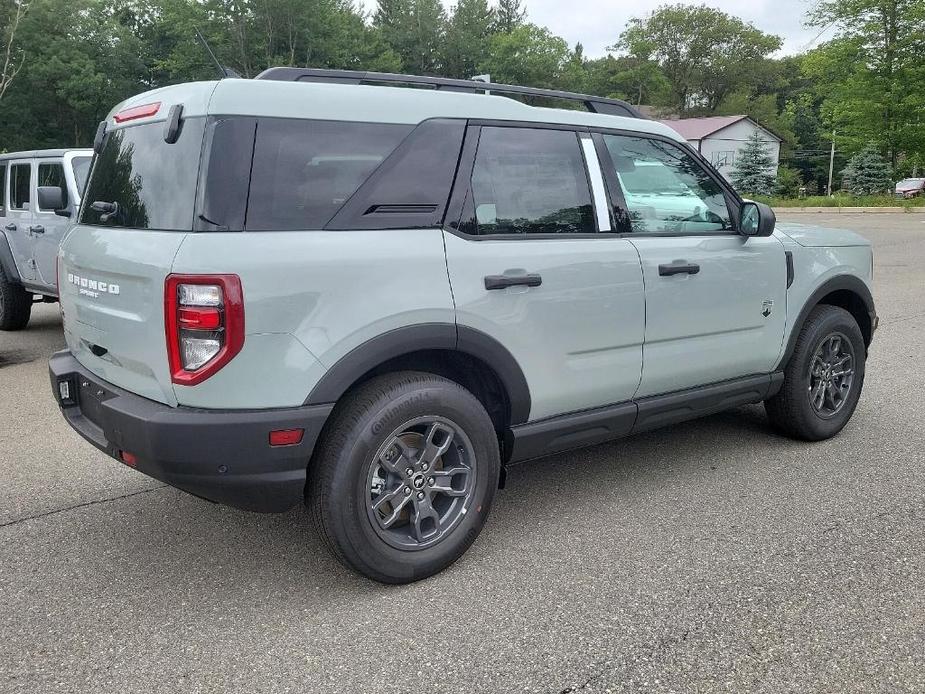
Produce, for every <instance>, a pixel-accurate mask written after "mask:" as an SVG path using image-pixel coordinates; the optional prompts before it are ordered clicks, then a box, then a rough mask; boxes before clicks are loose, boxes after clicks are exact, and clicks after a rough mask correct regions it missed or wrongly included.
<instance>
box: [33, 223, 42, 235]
mask: <svg viewBox="0 0 925 694" xmlns="http://www.w3.org/2000/svg"><path fill="white" fill-rule="evenodd" d="M29 231H31V232H32V233H33V234H44V233H45V227H43V226H42V225H41V224H38V225H36V226H34V227H29Z"/></svg>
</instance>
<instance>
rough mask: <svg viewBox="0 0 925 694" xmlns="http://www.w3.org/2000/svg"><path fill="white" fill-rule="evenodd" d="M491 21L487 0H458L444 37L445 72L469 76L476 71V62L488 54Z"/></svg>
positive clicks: (461, 77)
mask: <svg viewBox="0 0 925 694" xmlns="http://www.w3.org/2000/svg"><path fill="white" fill-rule="evenodd" d="M494 21H495V15H494V11H493V10H492V9H491V8H490V7H489V6H488V0H459V4H457V5H456V6H455V7H454V8H453V14H452V16H451V17H450V20H449V22H447V27H446V37H445V38H444V40H443V46H442V48H443V60H442V62H443V72H444V74H445V75H447V76H449V77H458V78H460V79H468V78H469V77H472V76H473V75H474V74H476V71H477V70H478V66H479V64H480V63H481V62H483V61H484V60H485V59H486V58H487V57H488V49H489V41H490V39H491V34H492V26H493V24H494Z"/></svg>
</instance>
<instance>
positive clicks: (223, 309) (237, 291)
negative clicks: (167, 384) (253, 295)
mask: <svg viewBox="0 0 925 694" xmlns="http://www.w3.org/2000/svg"><path fill="white" fill-rule="evenodd" d="M164 286H165V289H164V313H165V315H164V325H165V328H166V332H167V356H168V360H169V362H170V377H171V380H172V381H173V382H174V383H177V384H180V385H185V386H193V385H196V384H197V383H201V382H202V381H204V380H205V379H207V378H209V376H211V375H212V374H214V373H215V372H216V371H218V370H219V369H221V368H222V367H223V366H224V365H225V364H227V363H228V362H229V361H231V359H232V358H233V357H234V356H235V355H236V354H237V353H238V352H240V351H241V347H243V346H244V293H243V291H242V289H241V279H240V278H239V277H238V276H237V275H169V276H168V277H167V280H166V282H165V285H164Z"/></svg>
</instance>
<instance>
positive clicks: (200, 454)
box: [48, 351, 333, 513]
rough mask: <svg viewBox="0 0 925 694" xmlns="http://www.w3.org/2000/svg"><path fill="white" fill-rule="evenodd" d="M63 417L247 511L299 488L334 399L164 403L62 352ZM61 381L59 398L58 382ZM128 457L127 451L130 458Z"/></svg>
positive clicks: (296, 498)
mask: <svg viewBox="0 0 925 694" xmlns="http://www.w3.org/2000/svg"><path fill="white" fill-rule="evenodd" d="M48 366H49V371H50V375H51V386H52V390H53V392H54V394H55V398H56V399H57V400H58V403H59V405H60V406H61V412H62V414H63V415H64V417H65V419H66V420H67V422H68V423H69V424H70V425H71V426H72V427H73V428H74V429H75V430H76V431H77V433H79V434H80V435H81V436H83V437H84V438H85V439H86V440H87V441H89V442H90V443H92V444H93V445H94V446H96V447H97V448H99V449H100V450H101V451H103V452H105V453H107V454H108V455H110V456H112V457H113V458H115V459H116V460H120V461H123V462H124V459H123V457H122V452H123V451H124V452H126V453H128V454H130V455H129V459H133V460H134V464H133V465H132V467H134V468H136V469H137V470H138V471H139V472H143V473H144V474H146V475H149V476H150V477H153V478H155V479H158V480H161V481H163V482H166V483H167V484H169V485H171V486H174V487H177V488H178V489H182V490H184V491H186V492H189V493H190V494H194V495H196V496H199V497H202V498H205V499H208V500H210V501H214V502H216V503H221V504H226V505H228V506H234V507H236V508H240V509H245V510H248V511H257V512H264V513H273V512H282V511H286V510H288V509H290V508H292V507H293V506H295V505H296V504H297V503H299V502H300V501H301V500H302V498H303V494H304V490H305V479H306V470H307V468H308V461H309V459H310V458H311V454H312V450H313V449H314V446H315V442H316V441H317V439H318V436H319V434H320V433H321V429H322V427H323V426H324V423H325V421H326V420H327V418H328V415H329V414H330V413H331V410H332V409H333V405H311V406H303V407H294V408H287V409H277V410H203V409H195V408H188V407H169V406H167V405H164V404H162V403H159V402H154V401H153V400H148V399H147V398H143V397H141V396H139V395H135V394H134V393H130V392H128V391H125V390H122V389H121V388H117V387H116V386H113V385H111V384H109V383H107V382H105V381H103V380H102V379H100V378H98V377H97V376H95V375H94V374H92V373H91V372H90V371H88V370H87V369H86V368H85V367H83V366H82V365H81V364H80V362H78V361H77V359H75V358H74V356H73V355H72V354H71V353H70V352H68V351H64V352H58V353H57V354H55V355H54V356H53V357H52V358H51V360H50V361H49V364H48ZM62 381H67V382H68V384H69V386H68V387H69V395H70V397H69V398H68V399H67V400H63V401H62V397H61V391H60V386H59V384H60V383H61V382H62ZM278 429H304V431H305V433H304V435H303V437H302V440H301V442H300V443H298V444H295V445H291V446H278V447H272V446H270V444H269V435H270V432H271V431H274V430H278ZM132 457H133V458H132Z"/></svg>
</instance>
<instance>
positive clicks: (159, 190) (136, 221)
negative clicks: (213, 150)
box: [80, 118, 205, 231]
mask: <svg viewBox="0 0 925 694" xmlns="http://www.w3.org/2000/svg"><path fill="white" fill-rule="evenodd" d="M204 120H205V119H203V118H189V119H185V120H183V121H182V126H181V130H180V136H179V138H178V139H177V141H176V142H174V143H172V144H168V143H167V142H165V141H164V124H163V123H149V124H147V125H135V126H132V127H129V128H120V129H118V130H112V131H110V132H109V133H107V134H106V138H105V140H104V141H103V149H102V151H101V152H100V153H99V155H98V156H97V158H96V164H95V165H94V166H93V171H92V172H91V174H90V181H89V183H88V184H87V192H86V195H84V198H85V200H86V204H84V205H83V206H82V207H81V210H82V212H81V216H80V222H81V223H82V224H93V225H103V226H119V227H128V228H133V229H164V230H168V231H174V230H185V231H189V230H190V229H192V228H193V206H194V204H195V200H196V181H197V178H198V176H199V155H200V151H201V149H202V133H203V128H204Z"/></svg>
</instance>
